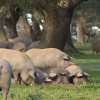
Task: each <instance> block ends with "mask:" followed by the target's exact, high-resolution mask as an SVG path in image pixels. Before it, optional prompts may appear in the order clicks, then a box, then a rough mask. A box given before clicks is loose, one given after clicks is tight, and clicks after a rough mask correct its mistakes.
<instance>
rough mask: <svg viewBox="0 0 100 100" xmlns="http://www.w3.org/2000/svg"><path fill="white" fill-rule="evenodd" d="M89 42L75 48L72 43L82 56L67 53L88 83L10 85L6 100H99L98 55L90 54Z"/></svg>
mask: <svg viewBox="0 0 100 100" xmlns="http://www.w3.org/2000/svg"><path fill="white" fill-rule="evenodd" d="M91 41H92V40H90V41H89V43H88V44H87V45H83V46H77V45H76V44H75V41H74V44H75V47H76V48H77V49H78V50H79V51H80V52H82V54H78V53H69V55H70V56H72V57H73V58H74V59H72V61H73V62H75V63H77V64H78V65H79V66H80V67H81V68H82V69H83V70H84V71H86V72H87V73H88V74H90V77H89V80H90V83H88V84H82V85H78V86H70V87H69V86H64V85H62V84H59V85H44V84H42V85H35V86H31V85H30V86H21V85H13V84H12V85H11V88H10V90H9V93H8V100H100V54H98V55H97V54H92V51H91ZM0 100H2V94H0Z"/></svg>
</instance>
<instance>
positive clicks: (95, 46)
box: [91, 39, 100, 54]
mask: <svg viewBox="0 0 100 100" xmlns="http://www.w3.org/2000/svg"><path fill="white" fill-rule="evenodd" d="M91 49H92V52H93V53H95V52H96V54H98V53H99V52H100V39H95V40H94V41H93V42H92V43H91Z"/></svg>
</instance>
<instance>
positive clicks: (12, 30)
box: [5, 5, 23, 39]
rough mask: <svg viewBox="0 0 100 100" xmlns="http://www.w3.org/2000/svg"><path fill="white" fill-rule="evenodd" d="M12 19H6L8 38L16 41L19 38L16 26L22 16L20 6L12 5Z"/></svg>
mask: <svg viewBox="0 0 100 100" xmlns="http://www.w3.org/2000/svg"><path fill="white" fill-rule="evenodd" d="M10 6H11V8H10V18H5V25H6V26H7V29H8V33H9V34H8V38H10V39H14V38H16V37H18V34H17V29H16V24H17V22H18V20H19V18H20V16H21V14H22V12H23V11H22V9H21V8H20V7H19V6H18V5H10Z"/></svg>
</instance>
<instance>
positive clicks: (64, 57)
mask: <svg viewBox="0 0 100 100" xmlns="http://www.w3.org/2000/svg"><path fill="white" fill-rule="evenodd" d="M25 53H26V54H27V55H28V56H29V57H30V59H31V60H32V62H33V63H34V67H35V68H39V69H40V70H41V71H43V72H45V73H47V74H48V76H49V77H50V79H52V80H53V81H55V82H56V83H61V82H62V83H68V82H69V83H72V82H71V81H69V79H70V78H71V77H70V74H69V73H70V72H69V70H67V67H68V68H69V66H71V65H73V66H74V65H76V64H75V63H74V62H72V61H71V57H70V56H69V55H68V54H66V53H64V52H62V51H61V50H59V49H56V48H46V49H30V50H28V51H26V52H25ZM73 66H72V67H73ZM70 68H71V67H70ZM76 68H77V70H79V71H80V72H81V71H82V70H81V68H80V67H76ZM77 70H75V69H74V70H73V75H74V74H75V73H76V72H77ZM74 71H75V73H74ZM84 73H85V72H84ZM74 80H75V78H74ZM73 83H75V82H73Z"/></svg>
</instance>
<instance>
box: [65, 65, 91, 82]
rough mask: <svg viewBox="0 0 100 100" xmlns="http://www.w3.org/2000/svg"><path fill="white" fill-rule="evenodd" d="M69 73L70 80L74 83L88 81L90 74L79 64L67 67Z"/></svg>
mask: <svg viewBox="0 0 100 100" xmlns="http://www.w3.org/2000/svg"><path fill="white" fill-rule="evenodd" d="M65 70H66V71H68V73H69V82H70V83H73V84H83V83H88V82H89V80H88V76H90V75H89V74H87V73H86V72H84V71H83V70H82V69H81V68H80V67H79V66H78V65H76V64H75V65H71V66H69V67H66V68H65Z"/></svg>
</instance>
